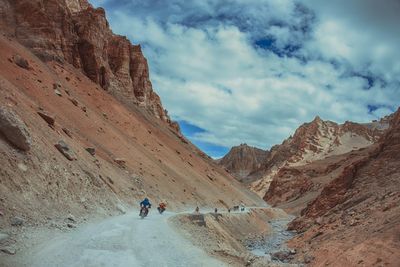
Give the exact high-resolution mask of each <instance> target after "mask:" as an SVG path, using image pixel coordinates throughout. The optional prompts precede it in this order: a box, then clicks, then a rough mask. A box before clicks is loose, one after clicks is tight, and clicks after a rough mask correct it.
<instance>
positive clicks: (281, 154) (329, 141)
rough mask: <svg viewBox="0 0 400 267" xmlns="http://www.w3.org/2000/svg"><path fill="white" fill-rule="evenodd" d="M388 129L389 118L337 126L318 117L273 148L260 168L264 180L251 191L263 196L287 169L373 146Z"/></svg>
mask: <svg viewBox="0 0 400 267" xmlns="http://www.w3.org/2000/svg"><path fill="white" fill-rule="evenodd" d="M388 127H389V118H384V119H382V120H381V121H380V122H374V123H371V124H358V123H353V122H345V123H344V124H337V123H334V122H331V121H324V120H322V119H321V118H319V117H318V116H317V117H316V118H315V119H314V120H313V121H312V122H310V123H304V124H303V125H301V126H300V127H299V128H298V129H297V130H296V131H295V133H294V135H293V136H291V137H289V138H288V139H286V140H285V141H283V143H282V144H280V145H276V146H273V147H272V148H271V150H270V153H269V155H268V157H267V159H266V160H265V161H264V163H263V164H262V166H261V167H260V168H259V169H256V170H254V171H253V172H252V174H253V175H255V176H258V177H261V179H260V180H258V181H255V182H254V183H253V184H252V185H251V188H252V190H254V191H255V192H257V193H258V194H259V195H260V196H262V197H264V195H265V193H266V192H267V190H268V188H269V184H270V183H271V181H272V180H273V179H274V176H275V175H276V174H277V173H279V171H280V170H281V169H282V168H284V167H290V166H302V165H306V164H308V163H311V162H314V161H317V160H322V159H325V158H328V157H333V156H337V155H342V154H345V153H348V152H350V151H353V150H358V149H361V148H365V147H368V146H370V145H372V144H374V143H375V142H376V141H377V140H378V139H379V138H380V137H381V136H382V134H383V133H384V131H385V130H386V129H387V128H388Z"/></svg>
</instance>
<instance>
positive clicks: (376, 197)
mask: <svg viewBox="0 0 400 267" xmlns="http://www.w3.org/2000/svg"><path fill="white" fill-rule="evenodd" d="M399 151H400V109H399V110H398V111H397V112H396V113H395V115H394V116H393V119H392V123H391V127H390V129H389V130H388V131H387V133H385V135H384V136H383V138H382V139H381V140H380V141H379V142H378V143H377V144H375V145H373V146H371V147H369V148H367V149H364V150H362V151H357V155H351V154H350V155H348V158H347V159H343V162H342V163H341V164H340V167H339V168H340V171H338V172H337V174H336V175H335V176H334V177H333V179H331V180H330V181H329V182H327V183H325V184H324V185H322V186H321V190H320V192H319V193H318V194H316V195H315V196H314V197H313V198H312V199H311V200H310V201H309V202H308V203H307V205H306V207H305V208H304V209H302V210H301V213H300V216H299V217H298V218H296V220H294V221H293V222H292V223H291V225H290V228H291V229H294V230H297V231H299V232H302V234H301V235H299V236H298V237H296V238H295V239H294V240H293V241H292V245H293V246H294V247H298V248H300V247H301V248H302V249H301V251H302V253H300V255H298V256H297V257H302V255H304V253H308V254H312V257H313V258H314V260H313V262H314V264H315V265H316V266H324V265H325V266H326V265H333V266H357V265H361V266H398V263H399V257H400V250H399V249H398V248H399V247H400V240H399V239H398V238H397V237H398V236H399V235H400V205H399V204H400V157H399V155H400V154H399ZM350 156H351V157H350ZM316 176H318V175H316ZM281 190H285V188H284V187H283V188H281ZM286 190H288V188H286ZM289 190H290V189H289ZM271 196H272V194H271ZM287 203H288V202H287V201H286V202H285V201H284V202H283V204H284V205H287ZM281 204H282V203H281ZM292 205H293V203H292Z"/></svg>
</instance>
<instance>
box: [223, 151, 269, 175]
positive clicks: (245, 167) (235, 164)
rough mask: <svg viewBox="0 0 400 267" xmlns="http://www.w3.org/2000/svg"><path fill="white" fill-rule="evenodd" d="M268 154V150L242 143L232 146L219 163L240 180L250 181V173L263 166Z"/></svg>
mask: <svg viewBox="0 0 400 267" xmlns="http://www.w3.org/2000/svg"><path fill="white" fill-rule="evenodd" d="M267 156H268V151H265V150H262V149H259V148H256V147H251V146H248V145H247V144H241V145H240V146H235V147H232V148H231V150H230V151H229V152H228V154H226V155H225V156H224V157H223V158H222V159H220V160H218V164H219V165H221V166H223V167H224V168H225V169H226V170H228V171H229V172H230V173H231V174H232V175H233V176H234V177H235V178H236V179H238V180H239V181H241V182H244V183H248V182H251V180H252V179H251V176H250V174H251V173H252V172H253V171H254V170H257V169H259V168H260V167H261V164H263V162H264V161H265V159H266V158H267Z"/></svg>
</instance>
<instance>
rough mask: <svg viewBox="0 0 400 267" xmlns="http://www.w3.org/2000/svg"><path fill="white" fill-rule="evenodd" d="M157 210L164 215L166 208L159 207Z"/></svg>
mask: <svg viewBox="0 0 400 267" xmlns="http://www.w3.org/2000/svg"><path fill="white" fill-rule="evenodd" d="M157 210H158V212H159V213H160V214H162V213H163V212H164V211H165V208H162V207H157Z"/></svg>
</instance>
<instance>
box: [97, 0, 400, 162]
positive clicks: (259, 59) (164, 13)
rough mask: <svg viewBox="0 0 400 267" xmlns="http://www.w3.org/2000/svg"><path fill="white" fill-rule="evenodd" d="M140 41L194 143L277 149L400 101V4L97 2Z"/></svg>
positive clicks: (365, 0) (391, 0)
mask: <svg viewBox="0 0 400 267" xmlns="http://www.w3.org/2000/svg"><path fill="white" fill-rule="evenodd" d="M91 2H92V3H93V4H94V5H95V6H102V7H104V8H105V10H106V13H107V18H108V20H109V22H110V25H111V27H112V29H113V31H114V32H116V33H118V34H122V35H126V36H127V37H128V38H129V39H130V40H131V41H132V42H133V43H140V44H141V45H142V48H143V51H144V54H145V56H146V57H147V59H148V61H149V65H150V73H151V74H150V75H151V80H152V82H153V86H154V88H155V90H156V91H157V93H159V95H160V96H161V99H162V101H163V105H164V106H165V107H166V108H167V109H168V111H169V114H170V115H171V116H172V118H173V119H175V120H177V121H178V122H179V123H180V125H181V127H182V130H183V133H184V134H185V135H186V136H188V137H189V138H190V139H191V140H192V141H193V142H194V143H195V144H197V145H198V146H199V147H200V148H202V149H203V150H204V151H205V152H207V153H208V154H209V155H211V156H213V157H220V156H222V155H223V154H225V153H226V152H227V150H228V149H229V148H230V147H231V146H233V145H238V144H240V143H247V144H250V145H254V146H258V147H260V148H264V149H268V148H270V147H271V146H272V145H274V144H278V143H281V142H282V140H283V139H285V138H287V137H288V136H289V135H291V134H292V133H293V132H294V130H295V129H296V128H297V127H298V126H299V125H300V124H302V123H303V122H307V121H311V120H312V119H313V118H314V117H315V116H316V115H319V116H320V117H322V118H323V119H325V120H332V121H336V122H339V123H342V122H344V121H346V120H352V121H358V122H367V121H370V120H373V119H377V118H379V117H382V116H384V115H387V114H389V113H392V112H394V111H395V110H396V109H397V107H398V106H399V104H400V51H399V48H400V26H399V25H400V16H399V15H398V14H400V1H398V0H385V1H375V0H353V1H348V0H337V1H320V0H304V1H294V0H221V1H217V0H215V1H213V0H192V1H189V0H169V1H162V0H146V1H143V0H119V1H113V0H91Z"/></svg>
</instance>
